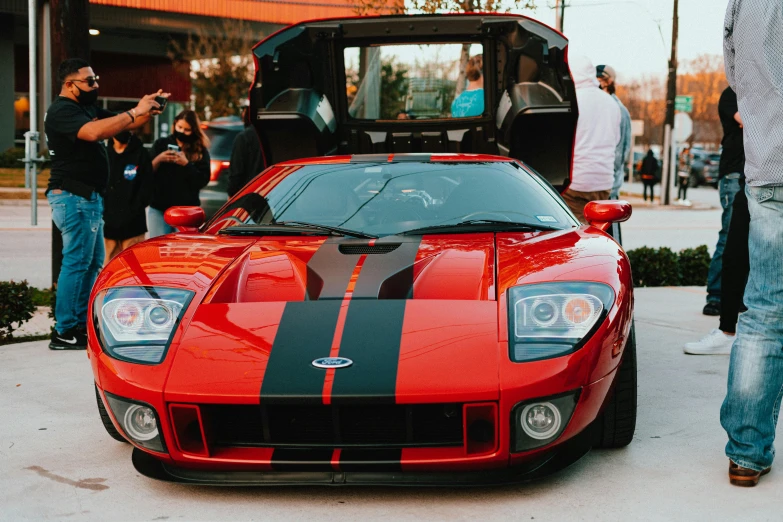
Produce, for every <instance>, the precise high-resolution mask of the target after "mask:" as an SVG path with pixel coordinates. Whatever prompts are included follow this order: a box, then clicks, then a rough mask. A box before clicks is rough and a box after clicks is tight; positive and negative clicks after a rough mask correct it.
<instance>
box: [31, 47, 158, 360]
mask: <svg viewBox="0 0 783 522" xmlns="http://www.w3.org/2000/svg"><path fill="white" fill-rule="evenodd" d="M58 80H59V82H60V86H61V89H60V95H59V96H58V97H57V99H56V100H54V102H52V104H51V105H50V106H49V110H48V111H47V112H46V116H45V118H44V131H45V133H46V142H47V145H48V147H49V154H50V156H51V162H52V166H51V174H50V177H49V186H48V188H47V190H46V196H47V199H48V200H49V205H50V206H51V208H52V220H53V221H54V224H55V225H56V226H57V228H58V229H59V230H60V232H61V233H62V237H63V261H62V268H61V270H60V277H59V278H58V280H57V302H56V306H55V320H56V326H55V332H54V333H53V334H52V340H51V342H50V344H49V348H50V349H52V350H72V349H84V348H86V347H87V332H86V324H87V301H88V300H89V296H90V290H91V289H92V285H93V284H94V283H95V279H96V278H97V277H98V272H99V270H100V268H101V264H102V262H103V257H104V247H103V218H102V215H103V197H102V193H103V191H104V189H105V188H106V183H107V180H108V176H109V161H108V157H107V155H106V149H105V148H104V147H103V145H102V144H101V143H100V142H102V141H103V140H105V139H107V138H110V137H112V136H114V135H116V134H118V133H120V132H121V131H124V130H129V129H135V128H137V127H140V126H142V125H144V123H146V122H147V120H149V118H150V115H153V114H157V113H159V110H158V109H159V108H160V105H159V104H158V103H157V102H156V101H155V97H156V96H163V97H167V96H168V94H164V93H162V92H161V91H158V92H157V93H155V94H150V95H147V96H145V97H143V98H142V99H141V100H140V101H139V103H138V105H137V106H136V107H134V108H133V109H131V110H129V111H126V112H123V113H121V114H115V113H113V112H109V111H106V110H104V109H102V108H100V107H98V106H97V105H95V102H96V101H97V99H98V76H96V75H95V73H94V72H93V70H92V67H90V64H89V63H87V62H86V61H84V60H80V59H78V58H69V59H67V60H65V61H64V62H63V63H61V64H60V67H59V70H58Z"/></svg>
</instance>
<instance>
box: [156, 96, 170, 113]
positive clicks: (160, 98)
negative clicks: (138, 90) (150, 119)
mask: <svg viewBox="0 0 783 522" xmlns="http://www.w3.org/2000/svg"><path fill="white" fill-rule="evenodd" d="M155 102H156V103H157V104H158V105H160V109H158V110H159V111H163V109H165V108H166V104H167V103H168V102H169V100H168V98H164V97H163V96H155Z"/></svg>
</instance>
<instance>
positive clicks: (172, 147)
mask: <svg viewBox="0 0 783 522" xmlns="http://www.w3.org/2000/svg"><path fill="white" fill-rule="evenodd" d="M179 150H180V149H179V145H176V144H174V143H169V152H173V153H175V154H176V153H177V152H179Z"/></svg>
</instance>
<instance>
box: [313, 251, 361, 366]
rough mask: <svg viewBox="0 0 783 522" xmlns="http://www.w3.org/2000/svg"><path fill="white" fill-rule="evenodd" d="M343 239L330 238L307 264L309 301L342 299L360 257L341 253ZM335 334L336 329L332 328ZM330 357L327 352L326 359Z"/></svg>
mask: <svg viewBox="0 0 783 522" xmlns="http://www.w3.org/2000/svg"><path fill="white" fill-rule="evenodd" d="M340 242H341V238H329V239H327V240H326V241H324V243H323V244H322V245H321V246H320V247H319V248H318V250H316V252H315V254H313V257H311V258H310V261H309V262H308V263H307V299H309V300H311V301H315V300H317V299H342V298H343V297H345V290H346V289H347V288H348V283H350V282H351V275H352V274H353V271H354V269H355V268H356V263H358V262H359V258H360V257H361V256H360V255H358V254H357V255H346V254H342V253H341V252H340ZM332 332H334V328H332ZM327 355H329V353H328V352H327V353H326V355H323V356H322V357H326V356H327Z"/></svg>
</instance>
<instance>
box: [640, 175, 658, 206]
mask: <svg viewBox="0 0 783 522" xmlns="http://www.w3.org/2000/svg"><path fill="white" fill-rule="evenodd" d="M642 184H643V185H644V193H643V194H642V197H643V198H644V200H645V201H647V189H648V188H649V189H650V201H654V199H653V198H654V197H655V191H654V190H653V187H654V186H655V180H650V181H647V180H646V179H643V180H642Z"/></svg>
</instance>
